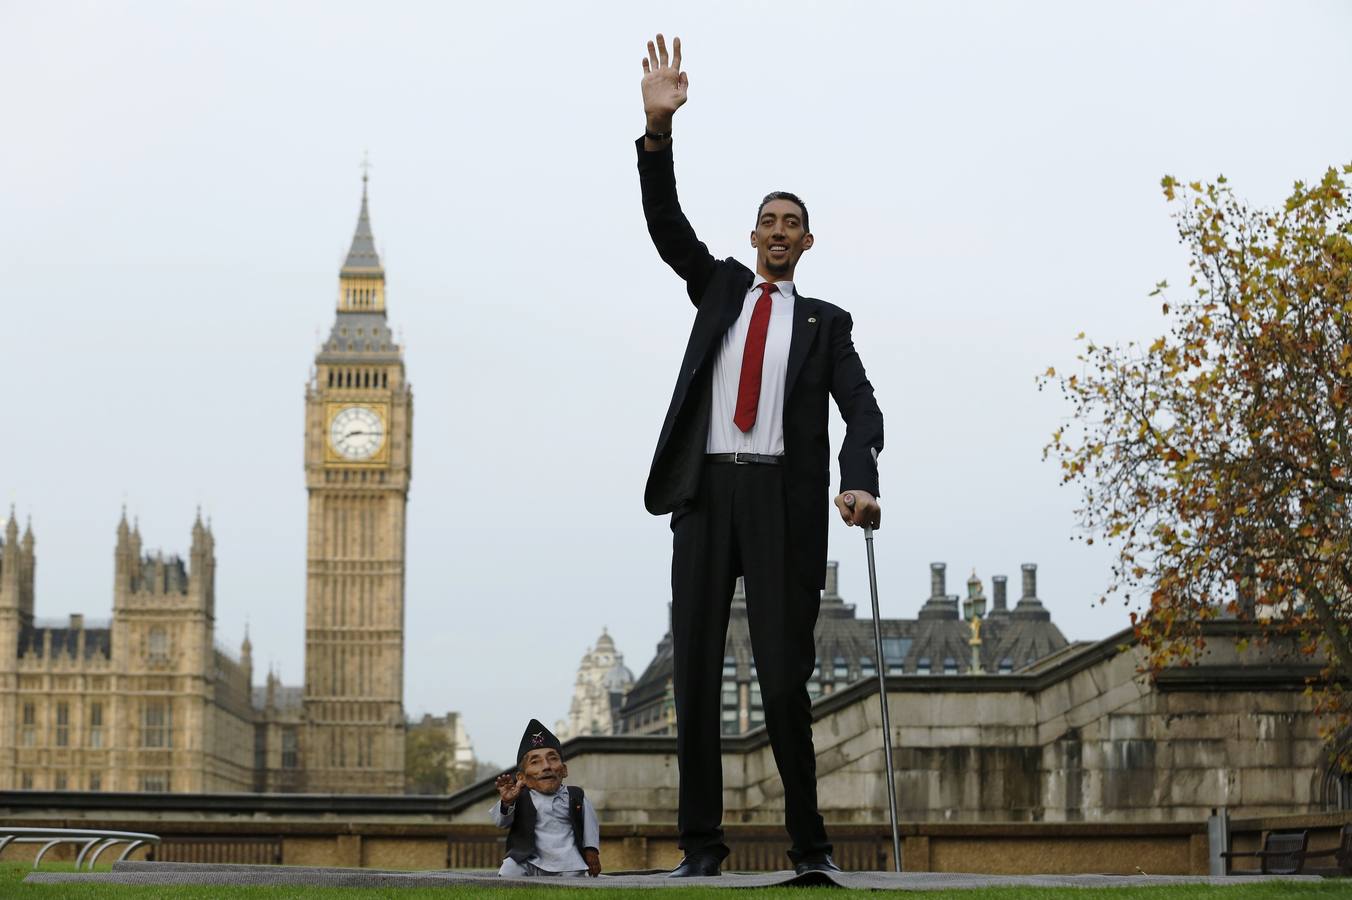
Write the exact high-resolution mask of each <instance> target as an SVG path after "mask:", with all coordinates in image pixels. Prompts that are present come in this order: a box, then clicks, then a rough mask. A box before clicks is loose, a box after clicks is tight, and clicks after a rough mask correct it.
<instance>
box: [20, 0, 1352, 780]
mask: <svg viewBox="0 0 1352 900" xmlns="http://www.w3.org/2000/svg"><path fill="white" fill-rule="evenodd" d="M658 30H661V31H663V32H664V33H666V34H667V35H668V36H671V35H673V34H679V35H680V36H681V37H682V40H683V44H684V49H685V68H686V69H687V70H688V71H689V73H690V81H691V86H690V102H689V104H688V105H687V106H686V107H685V108H684V109H682V110H681V111H680V113H679V114H678V116H677V118H676V126H675V127H676V135H677V138H676V160H677V174H678V178H679V180H680V185H681V189H682V198H683V201H684V205H685V208H686V211H687V212H688V214H689V215H690V217H691V219H692V221H693V222H694V224H695V227H696V228H697V230H698V231H699V233H700V235H701V236H702V237H703V238H704V239H705V241H706V242H708V243H709V245H710V246H711V248H712V249H713V250H714V251H715V252H716V253H718V254H719V255H736V256H738V257H739V258H741V259H743V260H744V261H748V262H750V261H751V260H752V254H751V253H750V250H749V247H748V242H747V233H748V231H749V230H750V227H751V224H752V218H753V216H754V211H755V203H756V201H757V200H758V198H759V197H760V196H761V195H762V194H764V193H765V192H766V191H768V190H772V189H788V190H794V191H797V192H799V193H800V194H801V195H802V196H803V197H804V198H805V199H806V201H807V203H808V205H809V207H810V209H811V213H812V223H813V226H814V232H815V234H816V237H817V243H816V246H815V247H814V248H813V249H812V251H811V252H810V253H809V254H808V255H807V256H806V257H805V258H804V260H803V262H802V263H801V265H800V266H799V271H798V279H797V280H798V283H799V285H800V287H801V289H802V290H803V291H804V292H805V293H807V294H810V295H813V296H818V297H822V298H825V299H828V300H831V301H834V302H836V303H838V304H840V305H842V306H844V307H845V308H847V309H848V310H850V312H851V313H852V314H853V315H854V319H855V322H856V328H855V341H856V344H857V346H858V348H859V351H860V353H861V355H862V357H863V359H864V362H865V365H866V366H867V368H868V372H869V375H870V377H871V379H872V381H873V383H874V386H875V388H876V390H877V395H878V400H879V403H880V404H881V406H882V409H883V411H884V414H885V416H886V421H887V451H886V452H885V453H884V455H883V458H882V485H883V488H882V495H883V496H882V502H883V507H884V511H885V512H884V528H883V529H882V530H881V531H880V532H879V534H878V538H877V553H878V565H879V578H880V582H881V585H882V594H883V601H882V605H883V612H884V615H888V616H910V615H914V613H915V611H916V610H917V609H918V607H919V606H920V604H921V603H922V602H923V599H924V597H925V595H926V594H927V593H928V563H929V562H930V561H933V560H943V561H947V562H948V563H949V565H950V578H949V590H950V591H951V592H957V591H958V590H959V589H960V584H961V582H962V581H964V580H965V578H966V576H967V574H968V573H969V571H970V570H971V569H972V568H973V567H975V568H976V570H977V572H978V574H980V575H981V576H982V577H983V578H985V579H987V585H988V590H989V577H990V576H991V575H994V574H1001V573H1004V574H1008V575H1010V576H1011V588H1012V590H1011V593H1012V594H1015V595H1017V589H1014V585H1016V584H1017V581H1018V579H1017V576H1018V568H1019V564H1020V563H1023V562H1029V561H1033V562H1037V563H1039V564H1040V592H1039V593H1040V594H1041V596H1042V597H1043V600H1044V602H1045V603H1046V604H1047V606H1048V607H1049V608H1050V609H1051V610H1052V613H1053V616H1054V618H1055V621H1056V622H1057V623H1058V624H1059V625H1060V626H1061V628H1062V630H1063V631H1064V632H1065V633H1066V635H1067V636H1068V637H1070V638H1072V639H1081V638H1083V639H1091V638H1098V637H1102V636H1105V635H1107V634H1109V633H1111V632H1113V631H1115V630H1117V629H1119V628H1121V627H1123V626H1125V624H1126V616H1125V613H1124V611H1123V610H1122V609H1121V607H1120V606H1119V607H1116V608H1111V607H1110V608H1099V607H1097V606H1096V605H1095V603H1094V601H1095V598H1097V597H1098V595H1099V592H1100V591H1101V590H1102V588H1103V587H1104V585H1105V579H1106V577H1107V557H1106V556H1105V555H1104V554H1103V553H1102V552H1096V551H1095V550H1094V549H1085V548H1084V547H1083V546H1082V545H1080V544H1078V543H1071V541H1070V537H1071V535H1072V534H1073V532H1074V520H1073V516H1072V510H1073V508H1074V506H1075V502H1076V499H1077V498H1076V497H1075V496H1074V495H1073V494H1072V493H1070V492H1069V491H1067V490H1063V489H1059V488H1058V486H1057V484H1058V476H1057V472H1056V470H1055V468H1054V466H1053V465H1052V464H1048V463H1043V462H1042V461H1041V447H1042V445H1043V443H1044V442H1045V440H1046V438H1047V436H1048V434H1049V433H1050V432H1051V431H1052V430H1053V429H1054V428H1055V427H1056V426H1057V424H1058V423H1059V422H1060V421H1061V417H1062V416H1063V415H1064V414H1065V411H1066V410H1065V408H1064V407H1063V406H1062V405H1061V403H1060V401H1059V399H1058V398H1057V397H1056V396H1055V395H1054V394H1052V393H1046V394H1039V393H1038V392H1037V391H1036V388H1035V384H1034V378H1035V376H1036V374H1037V373H1038V372H1040V371H1042V370H1044V369H1045V368H1046V367H1047V366H1048V365H1056V366H1058V367H1062V368H1064V367H1066V366H1067V365H1068V364H1069V363H1071V362H1072V361H1073V357H1074V353H1075V346H1076V345H1075V343H1074V340H1073V339H1074V336H1075V335H1076V333H1077V332H1079V331H1081V330H1084V331H1087V332H1088V333H1089V334H1090V336H1092V337H1094V338H1097V339H1099V340H1127V339H1131V338H1141V337H1149V336H1153V335H1154V334H1155V333H1157V332H1158V330H1159V329H1160V327H1161V319H1160V316H1159V313H1158V303H1157V302H1156V301H1153V300H1147V299H1146V294H1147V293H1148V292H1149V291H1150V289H1151V288H1152V286H1153V285H1154V283H1155V282H1156V281H1158V280H1159V279H1161V278H1171V279H1177V280H1180V281H1181V280H1182V278H1183V276H1184V273H1185V268H1184V266H1185V257H1184V256H1183V254H1182V251H1181V250H1180V248H1179V247H1178V246H1177V243H1176V239H1175V234H1174V230H1173V225H1172V222H1171V221H1170V219H1169V218H1168V210H1167V208H1166V205H1165V203H1164V201H1163V200H1162V198H1161V196H1160V193H1159V190H1158V182H1159V179H1160V176H1161V175H1163V174H1164V173H1166V172H1168V173H1171V174H1174V175H1176V176H1179V177H1181V178H1185V179H1193V178H1210V177H1214V176H1215V175H1216V174H1218V173H1224V174H1225V175H1226V176H1227V177H1228V178H1230V179H1231V181H1232V183H1233V184H1234V186H1235V187H1236V189H1237V190H1238V191H1239V192H1240V193H1242V194H1244V195H1246V196H1248V197H1250V198H1252V199H1254V200H1256V201H1260V202H1268V203H1275V202H1278V201H1279V200H1280V199H1281V198H1283V197H1284V196H1285V193H1286V192H1287V191H1288V189H1289V187H1290V185H1291V182H1292V181H1294V180H1295V179H1298V178H1313V177H1315V176H1317V175H1318V174H1319V173H1321V172H1322V170H1323V169H1324V167H1326V166H1327V165H1330V164H1333V163H1341V162H1347V161H1348V160H1349V159H1352V117H1349V116H1348V115H1347V107H1346V97H1347V91H1348V85H1349V84H1352V52H1349V43H1352V41H1350V39H1352V5H1349V4H1348V3H1331V2H1330V3H1313V2H1303V3H1301V2H1282V3H1188V2H1170V3H1117V4H1111V5H1110V4H1106V3H1083V2H1078V3H1065V4H1053V3H1038V4H1019V5H1016V4H978V3H938V2H935V3H914V2H912V3H881V2H880V3H859V2H831V3H826V2H822V3H811V2H777V3H769V2H742V3H738V2H719V3H709V2H688V3H681V4H660V5H659V4H635V3H620V2H614V3H572V4H559V3H548V4H544V3H515V4H475V5H470V4H450V3H438V4H431V3H427V4H413V3H397V4H379V5H377V4H374V3H369V2H367V3H334V2H325V3H317V2H316V3H252V2H240V0H231V2H228V3H150V2H143V3H134V4H121V3H110V2H105V3H70V2H50V3H31V2H29V3H25V2H19V0H3V2H0V33H3V34H4V35H5V52H4V53H3V55H0V117H2V121H3V123H4V138H3V140H0V173H3V175H0V211H3V215H0V290H2V291H3V301H2V304H3V305H2V307H0V308H2V309H3V319H0V360H3V370H2V371H3V374H4V379H3V384H4V387H3V407H4V414H3V417H0V423H3V424H0V491H3V495H7V496H3V499H4V500H5V501H12V502H13V503H15V504H16V506H17V508H18V510H19V513H20V515H28V514H31V515H32V518H33V527H34V531H35V534H36V537H37V548H38V568H37V580H38V583H37V606H38V614H39V615H40V616H44V617H57V616H64V615H66V614H67V613H69V612H74V611H83V612H84V613H86V614H88V615H91V616H106V615H108V614H109V612H110V610H111V603H112V559H113V544H114V537H115V535H114V529H115V526H116V523H117V519H118V514H119V509H120V506H121V504H122V503H123V501H124V499H125V501H126V503H127V505H128V509H129V510H130V511H131V512H132V513H133V514H135V515H138V516H139V517H140V522H141V529H142V533H143V534H144V536H145V540H146V544H147V546H148V547H149V548H155V547H162V548H164V549H165V550H166V551H174V552H181V553H184V554H186V551H187V547H188V542H189V529H190V525H191V522H192V518H193V510H194V507H195V506H196V505H197V504H198V503H200V504H202V506H203V508H204V510H206V511H208V512H209V513H210V515H211V516H212V518H213V521H214V524H215V531H216V536H217V556H218V574H217V597H218V599H217V636H218V639H219V640H220V641H221V642H222V643H224V644H225V645H227V646H229V647H232V648H235V647H238V644H239V641H240V638H241V637H242V634H243V631H244V623H245V620H246V619H247V620H248V622H249V623H250V627H251V631H252V636H253V642H254V648H255V650H254V653H255V660H256V663H257V664H258V665H259V666H260V668H265V667H266V666H267V665H268V664H269V663H272V664H275V665H276V666H277V667H278V668H279V669H280V671H281V673H282V675H283V678H284V680H286V681H287V682H288V683H299V682H300V679H301V674H302V659H303V622H304V571H305V532H304V528H305V490H304V481H303V472H302V459H301V450H302V446H301V436H302V426H303V421H302V412H303V396H304V394H303V391H304V385H305V381H306V377H307V373H308V371H309V369H310V366H311V363H312V359H313V355H314V351H315V341H316V337H315V336H316V332H317V331H323V332H325V333H327V330H328V327H329V325H330V323H331V322H332V317H333V313H334V303H335V301H336V293H337V274H338V267H339V265H340V263H341V260H342V256H343V253H344V251H345V249H346V247H347V244H348V241H349V240H350V237H351V234H352V229H353V226H354V224H355V221H356V216H357V208H358V202H359V197H360V181H359V176H360V173H359V170H358V163H359V162H360V160H361V156H362V153H363V151H365V150H368V149H369V151H370V154H371V160H372V162H373V163H374V169H373V171H372V173H371V214H372V221H373V225H374V230H375V234H376V239H377V244H378V246H379V248H380V249H381V251H382V254H383V258H384V262H385V266H386V270H387V273H388V283H389V313H390V321H391V323H392V325H393V326H394V327H395V328H396V329H399V330H402V332H403V335H404V340H405V344H406V358H407V363H408V370H409V373H410V377H411V379H412V383H413V387H414V396H415V410H416V414H415V418H414V442H413V447H414V478H413V486H412V492H411V495H410V499H409V531H408V587H407V618H406V626H407V638H406V652H407V663H406V681H405V703H406V706H407V709H408V711H409V712H410V713H411V714H414V715H417V714H420V713H422V712H425V711H431V712H444V711H445V710H448V709H455V710H460V711H462V712H463V713H464V715H465V717H466V722H467V726H468V728H469V730H470V733H471V735H472V736H473V737H474V739H475V743H476V749H477V751H478V753H479V755H480V756H481V757H486V758H489V759H496V760H505V759H507V758H509V757H510V756H511V753H512V750H513V748H514V747H515V745H516V740H517V736H518V735H519V733H520V728H521V727H522V725H523V724H524V722H525V721H526V719H527V718H528V717H531V716H537V717H539V718H541V719H543V720H545V721H547V722H552V721H554V720H555V719H556V718H558V717H560V716H562V715H564V714H565V712H566V710H567V704H568V699H569V697H570V696H571V690H572V681H573V677H574V673H575V671H576V666H577V663H578V660H579V658H580V656H581V654H582V653H583V651H584V650H585V649H586V648H587V646H588V645H589V644H590V643H592V642H593V641H594V640H595V638H596V637H597V635H598V634H599V633H600V631H601V627H602V626H603V625H605V626H609V628H610V630H611V632H612V634H614V636H615V639H616V641H617V643H618V645H619V647H620V649H621V650H622V651H623V652H624V653H625V655H626V659H627V662H628V663H629V665H630V667H631V668H633V669H634V671H635V674H636V675H637V674H638V672H639V671H640V670H641V669H642V667H643V666H644V665H646V664H647V662H648V661H649V659H650V658H651V656H652V651H653V647H654V645H655V644H656V642H657V641H658V639H659V638H660V637H661V635H662V633H663V631H664V630H665V627H666V602H667V599H668V583H669V582H668V574H669V568H668V566H669V552H670V547H669V539H670V533H669V531H668V528H667V523H666V521H665V520H664V519H655V518H652V517H650V516H648V515H647V514H646V513H645V512H644V510H643V505H642V493H643V481H644V478H645V475H646V472H647V466H648V462H649V459H650V456H651V452H652V446H653V443H654V441H655V439H656V436H657V431H658V427H659V425H660V423H661V419H662V415H663V413H664V411H665V409H666V404H667V401H668V398H669V397H670V389H671V384H672V382H673V380H674V378H675V373H676V366H677V364H678V362H679V359H680V354H681V352H682V349H683V347H684V344H685V339H686V334H687V331H688V328H689V324H690V320H691V316H692V312H693V311H692V309H691V307H690V306H689V304H688V303H687V302H686V300H685V298H684V292H683V289H682V285H681V284H680V282H679V281H678V280H677V278H676V277H675V276H674V275H673V274H671V273H670V272H669V271H668V270H667V269H666V268H665V267H664V266H663V265H662V264H661V262H660V261H659V260H658V258H657V255H656V253H655V252H654V251H653V250H652V248H651V246H650V244H649V242H648V238H647V234H646V231H645V230H644V227H643V218H642V213H641V211H640V207H639V197H638V179H637V176H636V174H635V171H634V158H633V157H634V149H633V140H634V138H635V137H636V136H637V135H638V134H639V133H640V131H641V127H642V112H641V103H640V98H639V78H640V76H641V69H640V67H639V61H640V59H641V57H642V54H643V43H644V41H645V40H646V39H647V38H648V37H649V36H650V35H651V34H652V33H653V32H655V31H658ZM838 425H839V423H838V422H837V423H836V426H837V427H835V429H834V433H835V436H836V438H837V439H838V437H839V434H840V428H839V427H838ZM830 552H831V556H832V558H835V559H840V560H841V561H842V568H841V584H842V592H843V593H844V594H845V595H846V599H847V601H851V602H855V603H857V604H859V606H860V609H861V611H864V612H866V611H867V607H868V582H867V572H866V567H865V562H864V547H863V541H862V538H861V535H860V533H859V532H858V531H851V530H848V529H846V528H845V527H844V526H843V525H840V524H839V523H838V522H837V523H835V524H833V526H832V532H831V548H830ZM1011 599H1012V598H1011ZM259 677H260V678H261V672H260V675H259Z"/></svg>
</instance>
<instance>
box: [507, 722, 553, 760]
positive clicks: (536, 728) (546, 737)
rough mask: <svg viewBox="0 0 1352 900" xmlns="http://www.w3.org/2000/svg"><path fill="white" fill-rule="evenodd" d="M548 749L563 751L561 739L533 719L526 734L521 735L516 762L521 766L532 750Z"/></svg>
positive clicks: (527, 727)
mask: <svg viewBox="0 0 1352 900" xmlns="http://www.w3.org/2000/svg"><path fill="white" fill-rule="evenodd" d="M546 747H550V748H553V749H554V750H561V749H563V745H562V744H561V743H559V739H558V738H556V737H555V736H554V732H552V731H550V730H549V729H548V728H546V727H545V726H544V723H542V722H541V721H540V720H539V719H531V720H530V724H529V725H527V726H526V732H525V734H523V735H521V746H519V747H517V748H516V761H517V763H518V764H519V763H520V762H521V760H523V759H525V757H526V754H527V753H529V752H531V751H532V750H542V749H544V748H546Z"/></svg>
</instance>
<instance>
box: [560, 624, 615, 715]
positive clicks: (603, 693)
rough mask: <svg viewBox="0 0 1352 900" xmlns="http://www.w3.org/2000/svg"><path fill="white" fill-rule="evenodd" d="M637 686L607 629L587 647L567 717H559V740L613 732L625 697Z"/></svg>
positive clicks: (578, 668)
mask: <svg viewBox="0 0 1352 900" xmlns="http://www.w3.org/2000/svg"><path fill="white" fill-rule="evenodd" d="M633 687H634V673H633V672H630V671H629V669H628V668H627V667H626V666H625V664H624V654H623V653H621V652H620V651H619V650H617V649H616V648H615V639H614V638H612V637H611V636H610V633H609V632H608V631H607V630H606V629H605V628H602V629H601V636H600V637H599V638H597V639H596V646H595V647H594V648H592V647H588V648H587V652H586V653H584V654H582V662H581V664H580V665H578V667H577V680H576V681H575V682H574V684H573V699H572V702H571V703H570V704H569V707H568V718H567V719H561V720H559V721H558V722H557V723H556V724H555V726H554V733H555V734H556V735H558V737H559V739H560V740H567V739H568V738H571V737H577V736H578V735H582V734H614V733H615V725H616V723H617V722H618V721H619V718H620V710H621V708H622V707H623V705H624V700H625V698H626V697H627V696H628V695H629V691H630V690H632V689H633Z"/></svg>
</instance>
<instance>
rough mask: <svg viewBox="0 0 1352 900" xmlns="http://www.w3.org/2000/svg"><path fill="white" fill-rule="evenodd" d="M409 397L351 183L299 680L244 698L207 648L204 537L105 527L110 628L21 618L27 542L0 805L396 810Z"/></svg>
mask: <svg viewBox="0 0 1352 900" xmlns="http://www.w3.org/2000/svg"><path fill="white" fill-rule="evenodd" d="M412 405H413V398H412V392H411V390H410V388H409V385H408V382H407V379H406V378H405V373H404V362H403V353H402V351H401V349H400V347H399V346H398V345H397V344H395V343H394V341H393V339H392V337H391V333H390V328H389V325H388V323H387V322H386V319H385V271H384V268H383V267H382V266H381V263H380V259H379V257H378V255H377V254H376V248H375V240H374V237H373V236H372V232H371V222H370V217H369V215H368V209H367V197H366V179H365V178H363V179H362V201H361V212H360V214H359V216H358V220H357V228H356V233H355V234H354V235H353V238H352V244H351V249H350V250H349V252H348V255H347V258H346V261H345V262H344V264H343V266H342V269H341V271H340V273H339V291H338V309H337V317H336V321H335V323H334V326H333V330H332V333H331V334H330V335H329V337H328V340H327V341H326V342H325V343H324V345H323V346H322V347H321V349H320V351H319V354H318V355H317V357H316V358H315V368H314V374H313V376H312V378H311V380H310V382H309V384H308V385H307V388H306V393H305V448H304V449H305V453H304V459H305V482H306V488H307V491H308V494H309V505H308V516H309V529H308V538H307V550H306V560H307V569H306V576H307V577H306V594H305V683H304V685H303V686H298V687H290V686H284V685H282V684H280V683H279V682H278V680H277V679H276V677H275V676H273V675H272V674H269V675H268V678H267V681H266V684H265V685H264V686H263V687H262V688H260V689H254V688H253V687H252V681H253V662H252V658H251V651H250V646H249V641H248V637H247V636H246V637H245V640H244V644H243V646H242V647H241V650H240V654H239V658H238V659H236V658H235V657H234V656H232V655H231V654H229V653H227V652H225V651H223V650H221V649H220V648H219V647H217V646H216V643H215V631H214V628H215V587H214V585H215V565H216V562H215V553H214V541H213V538H212V535H211V530H210V528H209V527H207V526H206V525H203V523H202V522H201V520H200V516H199V519H198V521H197V522H196V523H194V525H193V530H192V549H191V551H190V552H189V558H188V560H187V562H185V561H184V560H183V559H181V558H179V557H176V556H171V557H165V556H163V555H161V554H154V555H145V554H143V553H142V551H141V538H140V534H139V531H138V530H137V529H136V528H135V527H129V526H128V524H127V521H126V516H125V514H124V515H123V520H122V522H121V523H120V524H119V525H118V532H117V549H116V553H115V556H116V574H115V581H114V587H113V617H112V621H111V623H110V624H107V625H100V626H97V627H95V626H94V625H93V623H89V624H88V625H87V624H86V623H85V622H84V621H83V617H82V616H80V615H72V616H71V617H70V621H69V623H68V624H63V625H62V626H61V627H51V626H47V625H44V624H42V623H40V622H39V621H38V620H36V619H35V618H34V610H33V599H34V598H33V573H34V568H35V559H34V541H33V535H32V531H31V528H30V529H29V530H28V531H27V532H26V533H25V534H24V535H23V537H22V538H20V537H19V528H18V522H17V520H16V519H15V518H14V515H13V512H11V514H10V519H9V523H8V528H7V529H6V532H5V537H4V542H3V553H0V790H7V789H16V788H17V789H30V788H31V789H48V790H93V791H187V792H212V791H248V790H266V791H307V792H333V793H342V792H357V793H402V792H403V782H404V712H403V692H404V523H405V506H406V502H407V498H408V487H409V478H410V475H411V472H412V466H411V450H412V415H413V412H412Z"/></svg>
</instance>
